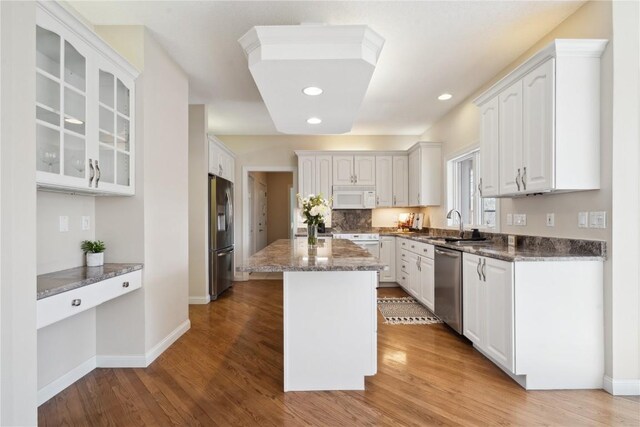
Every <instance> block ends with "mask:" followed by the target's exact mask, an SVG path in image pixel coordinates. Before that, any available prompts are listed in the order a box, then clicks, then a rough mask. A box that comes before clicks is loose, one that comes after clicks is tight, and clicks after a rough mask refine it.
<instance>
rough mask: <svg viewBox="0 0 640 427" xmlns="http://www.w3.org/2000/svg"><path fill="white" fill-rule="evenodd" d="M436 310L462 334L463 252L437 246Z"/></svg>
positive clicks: (444, 320)
mask: <svg viewBox="0 0 640 427" xmlns="http://www.w3.org/2000/svg"><path fill="white" fill-rule="evenodd" d="M434 304H435V312H436V316H438V317H439V318H440V319H441V320H442V321H443V322H445V323H446V324H448V325H449V326H451V327H452V328H453V329H454V330H455V331H456V332H458V333H459V334H462V322H463V319H462V252H460V251H454V250H451V249H446V248H442V247H439V246H436V247H435V303H434Z"/></svg>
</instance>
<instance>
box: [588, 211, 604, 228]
mask: <svg viewBox="0 0 640 427" xmlns="http://www.w3.org/2000/svg"><path fill="white" fill-rule="evenodd" d="M589 228H607V213H606V212H604V211H598V212H589Z"/></svg>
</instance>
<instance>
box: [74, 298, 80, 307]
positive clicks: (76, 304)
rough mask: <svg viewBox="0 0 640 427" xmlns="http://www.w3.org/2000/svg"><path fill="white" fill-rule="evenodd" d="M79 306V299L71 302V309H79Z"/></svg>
mask: <svg viewBox="0 0 640 427" xmlns="http://www.w3.org/2000/svg"><path fill="white" fill-rule="evenodd" d="M80 304H82V300H81V299H80V298H76V299H74V300H71V306H72V307H79V306H80Z"/></svg>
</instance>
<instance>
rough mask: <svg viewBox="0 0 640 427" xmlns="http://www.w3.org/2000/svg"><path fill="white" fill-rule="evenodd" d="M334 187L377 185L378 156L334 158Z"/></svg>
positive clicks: (335, 156)
mask: <svg viewBox="0 0 640 427" xmlns="http://www.w3.org/2000/svg"><path fill="white" fill-rule="evenodd" d="M333 185H376V156H374V155H355V156H347V155H344V156H340V155H334V156H333Z"/></svg>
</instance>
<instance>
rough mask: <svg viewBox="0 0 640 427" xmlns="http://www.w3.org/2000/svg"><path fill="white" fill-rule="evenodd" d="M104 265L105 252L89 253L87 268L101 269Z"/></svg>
mask: <svg viewBox="0 0 640 427" xmlns="http://www.w3.org/2000/svg"><path fill="white" fill-rule="evenodd" d="M101 265H104V252H100V253H95V254H94V253H91V252H87V267H100V266H101Z"/></svg>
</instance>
